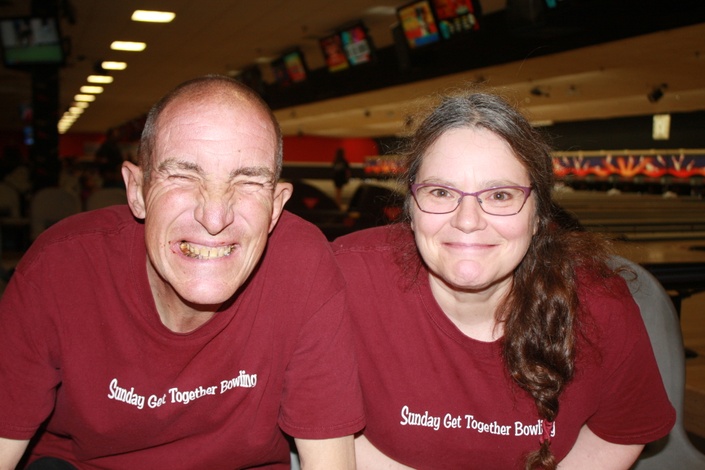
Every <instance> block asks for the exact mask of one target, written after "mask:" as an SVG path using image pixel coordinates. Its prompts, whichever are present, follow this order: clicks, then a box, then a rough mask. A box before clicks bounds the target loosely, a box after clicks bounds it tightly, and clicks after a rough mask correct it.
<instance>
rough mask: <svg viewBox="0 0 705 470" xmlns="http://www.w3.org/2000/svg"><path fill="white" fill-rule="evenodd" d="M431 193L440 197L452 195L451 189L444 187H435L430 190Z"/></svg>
mask: <svg viewBox="0 0 705 470" xmlns="http://www.w3.org/2000/svg"><path fill="white" fill-rule="evenodd" d="M430 193H431V194H432V195H434V196H436V197H438V198H446V197H450V195H451V194H450V191H448V190H447V189H443V188H435V189H432V190H431V191H430Z"/></svg>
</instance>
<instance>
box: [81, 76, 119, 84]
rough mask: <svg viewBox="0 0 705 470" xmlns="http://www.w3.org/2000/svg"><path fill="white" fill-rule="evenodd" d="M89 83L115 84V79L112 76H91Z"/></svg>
mask: <svg viewBox="0 0 705 470" xmlns="http://www.w3.org/2000/svg"><path fill="white" fill-rule="evenodd" d="M87 80H88V83H113V77H111V76H110V75H89V76H88V78H87Z"/></svg>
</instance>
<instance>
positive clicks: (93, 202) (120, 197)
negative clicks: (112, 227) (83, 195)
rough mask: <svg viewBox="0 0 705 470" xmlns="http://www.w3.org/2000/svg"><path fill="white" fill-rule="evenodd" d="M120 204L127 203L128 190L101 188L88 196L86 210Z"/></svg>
mask: <svg viewBox="0 0 705 470" xmlns="http://www.w3.org/2000/svg"><path fill="white" fill-rule="evenodd" d="M118 204H127V192H126V191H125V190H124V189H123V188H101V189H98V190H97V191H95V192H93V193H92V194H91V195H90V196H88V199H86V210H87V211H92V210H95V209H102V208H103V207H108V206H114V205H118Z"/></svg>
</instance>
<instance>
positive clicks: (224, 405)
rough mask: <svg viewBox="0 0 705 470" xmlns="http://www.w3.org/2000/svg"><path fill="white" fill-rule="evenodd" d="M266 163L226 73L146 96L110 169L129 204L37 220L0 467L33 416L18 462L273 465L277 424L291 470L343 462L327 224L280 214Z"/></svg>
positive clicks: (4, 385) (14, 326)
mask: <svg viewBox="0 0 705 470" xmlns="http://www.w3.org/2000/svg"><path fill="white" fill-rule="evenodd" d="M281 158H282V157H281V135H280V131H279V128H278V126H277V124H276V122H275V120H274V118H273V116H272V114H271V112H270V111H269V110H268V108H267V107H266V106H265V105H264V104H263V102H261V101H260V99H259V98H258V97H257V96H256V95H255V94H254V93H253V92H252V91H250V90H249V89H247V88H245V87H244V86H242V85H240V84H239V83H238V82H235V81H232V80H230V79H227V78H224V77H212V76H211V77H204V78H200V79H196V80H194V81H190V82H187V83H185V84H183V85H181V86H179V87H177V88H176V89H175V90H174V91H172V92H171V93H170V94H168V95H167V96H166V97H164V98H163V99H162V100H161V101H160V102H159V103H157V104H156V105H155V107H154V108H153V109H152V111H151V112H150V114H149V116H148V119H147V122H146V125H145V130H144V132H143V136H142V142H141V148H140V159H141V166H135V165H133V164H132V163H130V162H125V163H124V166H123V170H122V173H123V178H124V180H125V184H126V187H127V195H128V205H129V210H128V209H127V208H126V207H124V206H114V207H111V208H108V209H103V210H100V211H94V212H87V213H83V214H80V215H78V216H75V217H73V218H70V219H66V220H64V221H62V222H60V223H58V224H57V225H55V226H53V227H52V228H50V229H49V230H48V231H47V232H45V233H44V234H43V236H42V237H40V238H39V239H38V240H37V241H36V242H35V244H33V246H32V247H31V249H30V251H29V252H28V253H27V254H26V255H25V256H24V257H23V259H22V261H21V262H20V264H19V265H18V267H17V269H16V271H15V274H14V275H13V278H12V280H11V282H10V284H9V286H8V288H7V290H6V291H5V293H4V295H3V298H2V301H1V302H0V404H1V405H0V436H2V439H0V468H1V469H3V470H4V469H10V468H14V465H15V464H16V462H17V461H18V460H19V459H20V458H21V455H22V454H23V452H24V451H25V448H26V447H27V445H28V440H29V439H31V438H32V437H33V436H34V435H35V432H36V431H37V430H38V429H39V428H40V426H41V425H42V423H43V422H45V420H46V422H45V428H46V429H45V430H44V431H43V432H40V433H39V437H38V442H37V444H36V445H35V446H33V449H32V452H31V457H30V459H29V460H30V462H34V461H35V460H37V459H38V458H39V457H54V458H58V459H60V460H61V461H65V462H68V463H70V464H71V465H73V466H75V467H77V468H98V467H100V468H120V469H125V468H170V469H179V468H183V469H195V468H204V469H205V468H207V469H218V468H227V469H233V468H248V467H254V466H263V467H267V468H288V462H289V447H288V444H287V439H286V438H285V436H284V433H286V434H288V435H290V436H293V437H294V439H295V442H296V445H297V447H298V451H299V455H300V458H301V465H302V467H303V468H326V469H329V468H341V469H342V468H354V465H355V464H354V451H353V444H352V434H353V433H355V432H356V431H358V430H360V429H361V428H362V427H363V425H364V419H363V414H362V406H361V399H360V391H359V385H358V383H357V369H356V364H355V362H354V358H353V357H352V355H351V354H352V347H351V343H350V340H349V336H348V334H349V333H348V324H347V320H346V318H345V316H344V305H345V301H344V284H343V281H342V277H341V276H340V274H339V272H338V269H337V267H336V265H335V261H334V260H333V257H332V254H331V252H330V249H329V248H328V245H327V243H326V240H325V238H324V237H323V236H322V234H321V233H320V232H319V231H318V230H317V229H315V228H314V227H313V226H312V225H310V224H308V223H307V222H304V221H303V220H301V219H298V218H296V217H294V216H293V215H291V214H289V213H283V207H284V203H285V202H286V201H287V200H288V199H289V197H290V195H291V191H292V188H291V186H290V185H289V184H287V183H279V182H277V180H278V177H279V174H280V171H281ZM130 211H131V213H130ZM265 248H266V249H265ZM47 418H48V419H47ZM41 462H42V461H41V460H39V461H36V462H34V463H31V465H35V464H37V465H38V464H39V463H41ZM39 468H41V467H39ZM52 468H54V467H52Z"/></svg>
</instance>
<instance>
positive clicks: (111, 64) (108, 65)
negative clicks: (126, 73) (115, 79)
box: [100, 60, 127, 70]
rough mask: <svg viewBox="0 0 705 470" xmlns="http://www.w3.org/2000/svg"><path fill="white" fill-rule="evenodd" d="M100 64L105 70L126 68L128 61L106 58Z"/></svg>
mask: <svg viewBox="0 0 705 470" xmlns="http://www.w3.org/2000/svg"><path fill="white" fill-rule="evenodd" d="M100 66H101V67H103V69H105V70H125V69H126V68H127V63H125V62H115V61H112V60H106V61H103V62H102V63H101V64H100Z"/></svg>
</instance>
